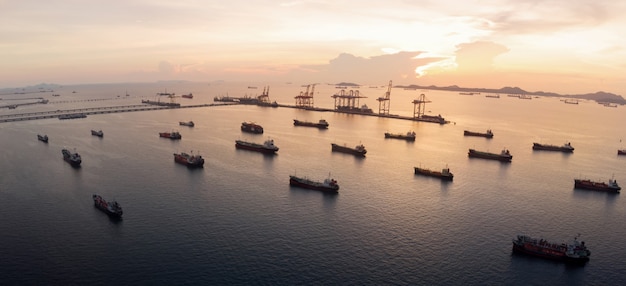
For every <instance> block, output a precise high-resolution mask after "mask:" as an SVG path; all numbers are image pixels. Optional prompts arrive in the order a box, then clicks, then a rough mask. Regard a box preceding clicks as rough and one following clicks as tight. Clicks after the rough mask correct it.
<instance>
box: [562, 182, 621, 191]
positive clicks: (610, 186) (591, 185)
mask: <svg viewBox="0 0 626 286" xmlns="http://www.w3.org/2000/svg"><path fill="white" fill-rule="evenodd" d="M574 188H576V189H586V190H593V191H601V192H609V193H619V191H620V190H621V189H622V188H621V187H620V186H619V185H618V184H617V181H616V180H615V179H609V182H608V183H605V182H594V181H591V180H582V179H575V180H574Z"/></svg>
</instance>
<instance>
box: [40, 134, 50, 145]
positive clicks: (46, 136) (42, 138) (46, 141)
mask: <svg viewBox="0 0 626 286" xmlns="http://www.w3.org/2000/svg"><path fill="white" fill-rule="evenodd" d="M37 140H39V141H41V142H43V143H48V135H39V134H37Z"/></svg>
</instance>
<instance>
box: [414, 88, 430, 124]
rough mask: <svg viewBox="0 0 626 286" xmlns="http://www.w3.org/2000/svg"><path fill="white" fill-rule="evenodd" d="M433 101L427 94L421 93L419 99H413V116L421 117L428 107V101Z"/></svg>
mask: <svg viewBox="0 0 626 286" xmlns="http://www.w3.org/2000/svg"><path fill="white" fill-rule="evenodd" d="M428 102H431V101H430V100H428V99H426V95H424V94H423V93H422V94H420V97H419V99H416V100H413V118H414V119H415V118H421V117H422V116H423V115H424V111H425V109H426V103H428Z"/></svg>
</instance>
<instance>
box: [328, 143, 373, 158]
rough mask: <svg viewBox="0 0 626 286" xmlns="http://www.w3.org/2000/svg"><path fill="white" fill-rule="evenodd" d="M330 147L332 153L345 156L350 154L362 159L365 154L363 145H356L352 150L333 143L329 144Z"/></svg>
mask: <svg viewBox="0 0 626 286" xmlns="http://www.w3.org/2000/svg"><path fill="white" fill-rule="evenodd" d="M330 145H331V146H332V151H333V152H341V153H347V154H352V155H355V156H361V157H364V156H365V154H366V153H367V150H365V146H363V144H359V145H356V146H355V147H354V148H351V147H348V146H345V145H343V146H342V145H338V144H335V143H330Z"/></svg>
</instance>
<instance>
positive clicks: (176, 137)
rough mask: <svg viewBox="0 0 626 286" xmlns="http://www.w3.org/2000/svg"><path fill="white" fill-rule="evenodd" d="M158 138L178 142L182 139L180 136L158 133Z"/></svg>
mask: <svg viewBox="0 0 626 286" xmlns="http://www.w3.org/2000/svg"><path fill="white" fill-rule="evenodd" d="M159 137H161V138H167V139H172V140H180V139H182V138H183V137H182V136H181V135H177V134H172V133H159Z"/></svg>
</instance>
